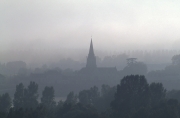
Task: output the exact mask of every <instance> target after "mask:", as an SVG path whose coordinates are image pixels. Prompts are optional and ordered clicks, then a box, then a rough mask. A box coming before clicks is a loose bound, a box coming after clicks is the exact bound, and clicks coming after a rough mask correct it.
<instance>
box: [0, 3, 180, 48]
mask: <svg viewBox="0 0 180 118" xmlns="http://www.w3.org/2000/svg"><path fill="white" fill-rule="evenodd" d="M91 35H92V38H93V43H94V47H95V48H96V49H101V50H113V51H116V50H129V49H149V48H152V49H156V48H160V49H171V48H178V47H180V45H179V44H180V41H178V40H179V39H180V1H179V0H113V1H112V0H52V1H50V0H0V50H31V49H40V50H41V49H42V50H43V49H48V50H51V49H63V48H66V49H85V48H89V43H90V38H91ZM179 49H180V48H179Z"/></svg>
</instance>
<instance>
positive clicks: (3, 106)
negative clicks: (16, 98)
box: [0, 93, 12, 112]
mask: <svg viewBox="0 0 180 118" xmlns="http://www.w3.org/2000/svg"><path fill="white" fill-rule="evenodd" d="M11 105H12V102H11V98H10V96H9V94H8V93H5V94H3V95H2V96H1V97H0V111H1V112H8V111H9V109H10V107H11Z"/></svg>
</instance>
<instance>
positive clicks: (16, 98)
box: [13, 83, 24, 109]
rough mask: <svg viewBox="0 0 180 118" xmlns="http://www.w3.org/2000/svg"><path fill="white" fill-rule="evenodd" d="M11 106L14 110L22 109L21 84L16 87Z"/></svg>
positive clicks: (22, 91) (22, 86)
mask: <svg viewBox="0 0 180 118" xmlns="http://www.w3.org/2000/svg"><path fill="white" fill-rule="evenodd" d="M13 104H14V108H15V109H19V108H22V107H24V85H23V84H22V83H20V84H19V85H17V86H16V91H15V94H14V99H13Z"/></svg>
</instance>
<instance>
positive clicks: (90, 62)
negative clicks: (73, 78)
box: [79, 39, 117, 76]
mask: <svg viewBox="0 0 180 118" xmlns="http://www.w3.org/2000/svg"><path fill="white" fill-rule="evenodd" d="M79 72H80V73H82V74H87V73H90V74H92V75H97V76H99V75H101V76H102V75H112V74H116V73H117V69H116V67H97V65H96V56H95V54H94V49H93V42H92V39H91V43H90V48H89V54H88V57H87V62H86V67H84V68H82V69H81V70H80V71H79Z"/></svg>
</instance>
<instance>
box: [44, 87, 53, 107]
mask: <svg viewBox="0 0 180 118" xmlns="http://www.w3.org/2000/svg"><path fill="white" fill-rule="evenodd" d="M41 103H42V105H44V106H45V107H46V108H54V107H55V105H56V102H55V101H54V88H53V87H47V86H46V87H45V88H44V90H43V92H42V98H41Z"/></svg>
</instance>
